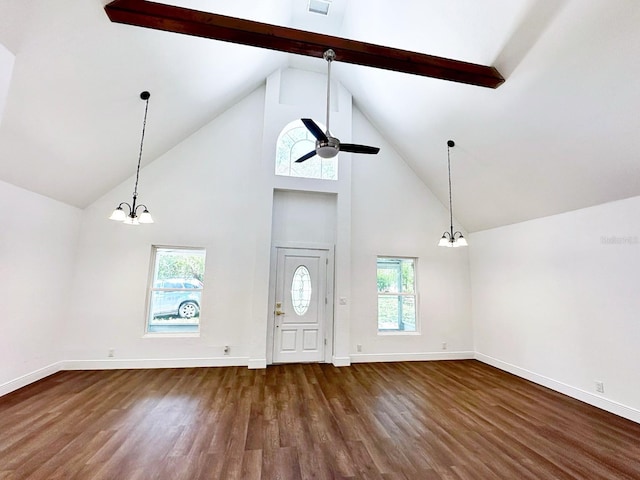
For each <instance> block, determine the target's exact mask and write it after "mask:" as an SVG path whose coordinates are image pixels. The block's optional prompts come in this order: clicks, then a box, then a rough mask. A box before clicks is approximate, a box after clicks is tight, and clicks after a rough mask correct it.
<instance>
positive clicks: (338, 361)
mask: <svg viewBox="0 0 640 480" xmlns="http://www.w3.org/2000/svg"><path fill="white" fill-rule="evenodd" d="M331 363H333V366H334V367H348V366H350V365H351V357H336V356H335V355H334V356H333V357H331Z"/></svg>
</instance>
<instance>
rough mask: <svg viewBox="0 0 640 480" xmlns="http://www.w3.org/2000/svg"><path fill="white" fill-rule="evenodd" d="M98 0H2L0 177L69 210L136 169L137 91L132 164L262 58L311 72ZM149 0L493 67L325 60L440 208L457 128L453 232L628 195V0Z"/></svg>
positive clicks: (633, 149)
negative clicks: (480, 80)
mask: <svg viewBox="0 0 640 480" xmlns="http://www.w3.org/2000/svg"><path fill="white" fill-rule="evenodd" d="M105 3H107V1H106V0H104V1H103V0H56V1H55V2H52V1H50V0H49V1H48V0H20V1H19V2H16V1H15V0H0V43H2V44H3V45H4V46H5V47H6V48H8V49H9V50H10V51H11V52H12V53H14V54H15V56H16V57H15V64H14V71H13V78H12V82H11V86H10V90H9V95H8V97H7V101H6V106H5V111H4V115H3V118H2V120H1V123H0V158H1V159H2V161H1V162H0V179H2V180H4V181H7V182H10V183H14V184H16V185H19V186H22V187H24V188H27V189H29V190H32V191H35V192H38V193H41V194H43V195H47V196H49V197H51V198H55V199H58V200H60V201H63V202H66V203H69V204H72V205H76V206H79V207H84V206H86V205H88V204H90V203H91V202H93V201H94V200H95V199H97V198H99V197H100V196H102V195H104V194H105V193H106V192H108V191H109V190H110V189H111V188H113V187H114V186H115V185H117V184H118V183H120V182H121V181H123V180H124V179H126V178H128V177H129V176H131V174H132V173H133V171H134V169H135V162H136V160H137V149H138V146H139V139H140V128H141V119H142V113H143V103H142V101H141V100H139V98H138V95H139V93H140V92H141V91H142V90H149V91H150V92H151V95H152V97H151V101H150V107H149V122H148V128H147V136H146V138H145V151H144V155H143V163H148V162H150V161H153V159H155V158H157V157H158V156H159V155H161V154H162V153H164V152H165V151H167V150H168V149H170V148H171V147H172V146H174V145H176V144H177V143H179V142H180V141H181V140H183V139H184V138H186V137H188V136H189V135H190V134H191V133H193V132H194V131H196V130H197V129H199V128H200V127H201V126H203V125H204V124H206V123H207V122H208V121H209V120H211V119H213V118H215V117H216V116H217V115H218V114H219V113H221V112H222V111H224V110H225V109H226V108H228V107H229V106H230V105H232V104H233V103H235V102H236V101H237V100H238V99H240V98H242V97H243V96H244V95H246V94H247V93H249V92H250V91H252V90H253V89H254V88H256V87H257V86H258V85H260V84H261V83H262V82H263V81H264V79H265V78H266V77H267V76H268V75H269V74H270V73H271V72H272V71H274V70H275V69H277V68H280V67H282V66H286V65H290V66H293V67H296V68H308V69H312V70H316V71H324V69H325V64H324V62H323V61H322V60H319V59H314V58H307V57H300V56H295V55H287V54H284V53H279V52H274V51H270V50H263V49H258V48H254V47H246V46H241V45H233V44H229V43H224V42H217V41H211V40H206V39H201V38H194V37H188V36H183V35H177V34H171V33H166V32H160V31H154V30H149V29H143V28H138V27H132V26H127V25H120V24H115V23H111V22H110V21H109V20H108V18H107V16H106V14H105V12H104V9H103V7H104V4H105ZM165 3H171V4H174V5H179V6H185V7H188V8H196V9H199V10H206V11H211V12H215V13H220V14H224V15H231V16H236V17H241V18H247V19H251V20H257V21H261V22H265V23H273V24H276V25H282V26H289V27H294V28H299V29H305V30H310V31H316V32H319V33H325V34H330V35H337V36H341V37H345V38H351V39H355V40H361V41H365V42H369V43H375V44H379V45H386V46H391V47H396V48H402V49H406V50H412V51H417V52H421V53H428V54H432V55H438V56H443V57H447V58H453V59H457V60H463V61H468V62H473V63H479V64H484V65H494V66H496V67H497V68H498V70H499V71H500V72H501V73H502V74H503V75H504V76H505V77H506V79H507V81H506V82H505V84H504V85H502V86H501V87H500V88H498V89H497V90H490V89H485V88H481V87H474V86H469V85H463V84H457V83H451V82H445V81H441V80H434V79H430V78H425V77H416V76H411V75H406V74H401V73H396V72H389V71H383V70H376V69H373V68H368V67H360V66H355V65H347V64H339V63H337V64H335V67H334V74H335V78H336V79H337V80H339V81H341V82H342V83H343V84H344V85H345V86H346V88H347V89H348V90H350V91H351V93H352V95H353V98H354V102H355V103H356V106H357V107H358V108H359V109H360V110H361V111H362V112H363V113H364V114H365V115H366V116H367V117H368V118H369V120H370V121H371V122H372V124H374V125H375V126H376V128H378V129H379V130H380V132H381V133H382V134H383V135H384V136H385V137H386V138H388V139H389V140H390V142H391V143H392V144H393V145H394V146H395V147H396V148H397V150H398V151H399V152H400V153H401V154H402V155H403V156H404V157H405V159H406V161H407V163H408V164H409V165H410V166H411V167H412V168H413V169H414V171H415V172H416V174H417V175H419V176H420V178H421V179H422V180H423V181H424V182H425V183H426V184H427V185H428V186H429V187H430V188H431V189H432V190H433V192H434V193H435V194H436V195H437V196H438V197H439V198H440V199H441V201H442V202H443V204H445V205H446V204H447V202H448V194H447V178H446V174H447V172H446V141H447V140H448V139H449V138H451V139H453V140H455V141H456V147H455V148H454V149H453V150H452V154H451V155H452V174H453V187H454V213H455V216H456V217H457V218H458V220H459V221H460V222H461V223H462V225H463V226H464V227H466V228H467V229H468V230H469V231H477V230H483V229H486V228H491V227H495V226H500V225H505V224H510V223H515V222H519V221H523V220H527V219H531V218H536V217H540V216H545V215H550V214H554V213H559V212H563V211H568V210H573V209H576V208H581V207H585V206H590V205H595V204H599V203H603V202H607V201H613V200H617V199H622V198H626V197H630V196H634V195H640V154H639V153H638V152H640V135H639V132H640V114H639V113H638V112H639V111H640V108H639V107H640V82H638V80H637V79H638V78H640V29H639V28H638V25H640V4H639V3H638V2H637V1H635V0H570V1H569V0H565V1H563V0H553V1H552V0H545V1H540V0H539V1H534V0H512V1H509V2H507V1H504V0H487V1H484V2H477V1H475V0H447V1H446V2H445V1H426V2H425V1H422V0H407V1H404V2H383V1H381V0H368V1H366V2H365V1H364V0H349V1H347V0H333V2H332V5H331V9H330V15H329V16H328V17H326V18H325V17H320V16H318V15H313V14H309V13H307V12H306V3H307V2H306V0H288V1H282V0H239V1H234V2H228V1H223V0H175V1H169V0H167V1H165ZM336 133H338V134H339V132H336ZM343 140H344V141H351V140H357V139H343ZM354 161H366V157H355V158H354ZM181 188H185V187H181ZM416 208H419V206H416Z"/></svg>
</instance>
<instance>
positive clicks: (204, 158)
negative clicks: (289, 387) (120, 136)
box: [67, 87, 270, 368]
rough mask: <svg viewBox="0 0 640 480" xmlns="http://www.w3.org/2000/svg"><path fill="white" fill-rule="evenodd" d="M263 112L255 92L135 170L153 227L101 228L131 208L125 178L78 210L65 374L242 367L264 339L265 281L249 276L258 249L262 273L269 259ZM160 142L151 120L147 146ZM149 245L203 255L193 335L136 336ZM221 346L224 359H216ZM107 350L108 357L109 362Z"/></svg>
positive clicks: (258, 93) (112, 224) (142, 308)
mask: <svg viewBox="0 0 640 480" xmlns="http://www.w3.org/2000/svg"><path fill="white" fill-rule="evenodd" d="M263 108H264V88H263V87H261V88H259V89H258V90H256V91H255V92H253V93H252V94H250V95H249V96H248V97H247V98H245V99H243V100H242V101H240V102H239V103H238V104H236V105H235V106H234V107H232V108H231V109H229V110H228V111H226V112H224V113H223V114H222V115H220V116H219V117H218V118H216V119H215V120H214V121H212V122H211V123H210V124H208V125H206V126H205V127H203V128H202V129H201V130H199V131H198V132H196V133H195V134H194V135H192V136H191V137H189V138H188V139H186V140H185V141H183V142H182V143H180V144H179V145H178V146H176V147H175V148H173V149H172V150H170V151H169V152H167V153H166V154H165V155H163V156H162V157H160V158H159V159H157V160H155V161H154V162H153V163H151V164H150V165H148V166H146V167H144V168H143V169H142V170H141V172H140V185H139V188H138V190H139V200H140V201H141V202H142V203H144V204H146V205H147V206H148V207H149V210H150V211H151V213H152V215H153V216H154V219H155V222H156V223H154V224H152V225H141V226H137V227H132V226H127V225H124V224H122V223H119V222H113V221H109V220H107V216H108V215H109V213H110V212H111V211H112V210H113V208H115V206H117V204H118V203H119V202H121V201H130V199H131V192H132V189H133V183H134V179H133V177H132V178H130V179H129V180H127V181H126V182H124V183H123V184H122V185H120V186H119V187H118V188H116V189H114V190H113V191H111V192H110V193H109V194H107V195H105V196H104V197H103V198H101V199H100V200H98V201H97V202H95V203H94V204H93V205H91V206H90V207H89V208H87V210H86V214H85V217H84V222H83V225H82V234H81V237H80V243H79V248H78V264H77V275H76V278H75V286H74V292H75V294H76V295H77V296H78V298H81V299H82V301H79V302H76V303H74V304H73V305H72V308H71V309H70V313H71V318H72V320H71V324H70V328H69V331H68V343H67V360H69V361H70V362H69V364H68V366H69V367H71V368H87V367H91V366H96V367H109V366H114V367H117V366H129V367H136V366H163V365H169V366H181V365H194V366H197V365H225V364H238V365H246V364H247V363H248V359H249V357H250V351H251V349H252V345H251V342H252V340H251V339H252V338H254V333H255V332H256V331H258V332H260V331H266V330H265V329H266V326H265V316H266V308H267V306H266V291H267V286H266V284H267V282H268V276H266V274H265V275H264V276H263V277H261V278H255V272H256V252H257V251H262V250H264V252H265V255H266V264H267V266H268V255H269V244H268V242H267V244H266V245H264V246H263V245H262V244H261V243H259V242H258V240H257V239H258V238H259V235H260V234H261V229H263V227H262V226H263V225H264V223H265V222H264V218H262V210H261V206H262V204H264V203H265V202H266V203H267V204H269V203H270V196H269V197H266V200H265V198H263V196H262V194H263V193H264V189H261V188H259V187H260V184H259V182H260V178H261V173H260V171H261V147H262V130H263ZM161 134H162V132H157V131H154V130H153V118H152V117H150V118H149V122H148V128H147V138H151V137H152V136H153V135H161ZM131 167H132V173H133V170H134V168H135V165H134V164H132V166H131ZM268 225H270V220H269V222H268ZM267 231H268V228H267ZM257 242H258V243H257ZM260 242H261V240H260ZM152 245H176V246H194V247H204V248H206V250H207V260H206V272H205V277H204V284H205V290H204V292H203V297H202V305H201V314H200V323H201V334H200V336H199V337H196V338H167V337H166V336H165V337H163V338H150V337H148V336H147V337H145V336H144V326H145V310H146V295H147V292H146V288H147V284H148V276H149V263H150V254H151V246H152ZM263 283H264V284H265V287H264V292H265V298H264V299H263V300H264V308H263V309H260V310H261V311H260V312H259V313H260V316H259V317H258V316H256V315H254V313H255V312H254V304H253V298H254V294H255V293H254V292H255V289H256V288H255V285H261V284H263ZM261 301H262V299H261ZM261 336H262V342H263V343H264V341H265V340H264V335H261ZM256 338H259V336H258V337H256ZM225 345H229V346H230V347H231V351H230V355H229V356H223V347H224V346H225ZM109 349H115V357H114V359H113V360H108V359H107V354H108V350H109ZM259 349H260V348H258V350H259ZM263 356H264V354H263Z"/></svg>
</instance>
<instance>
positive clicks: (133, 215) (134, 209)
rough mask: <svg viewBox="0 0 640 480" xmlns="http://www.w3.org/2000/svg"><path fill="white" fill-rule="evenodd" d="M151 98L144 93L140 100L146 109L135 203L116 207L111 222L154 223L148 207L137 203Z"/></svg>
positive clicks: (135, 187) (134, 188)
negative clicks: (143, 102) (139, 211)
mask: <svg viewBox="0 0 640 480" xmlns="http://www.w3.org/2000/svg"><path fill="white" fill-rule="evenodd" d="M149 97H151V94H150V93H149V92H146V91H145V92H142V93H141V94H140V98H141V99H142V100H144V101H145V107H144V120H143V122H142V138H141V139H140V153H139V154H138V168H137V170H136V184H135V186H134V187H133V201H132V202H131V204H129V203H127V202H122V203H120V205H118V206H117V207H116V209H115V210H114V211H113V213H112V214H111V216H110V217H109V219H110V220H116V221H119V222H123V223H125V224H127V225H140V224H141V223H153V218H152V217H151V214H150V213H149V210H148V209H147V206H146V205H143V204H140V205H136V201H137V200H138V179H139V178H140V162H141V161H142V145H143V144H144V132H145V130H146V128H147V111H148V110H149ZM124 206H126V207H127V210H128V212H126V211H125V210H124V208H122V207H124ZM140 209H143V210H142V213H141V214H140V216H138V210H140Z"/></svg>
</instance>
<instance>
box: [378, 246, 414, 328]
mask: <svg viewBox="0 0 640 480" xmlns="http://www.w3.org/2000/svg"><path fill="white" fill-rule="evenodd" d="M415 272H416V259H415V258H392V257H378V261H377V283H378V332H380V333H382V332H417V331H418V329H417V315H416V312H417V307H416V304H417V301H416V274H415Z"/></svg>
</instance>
